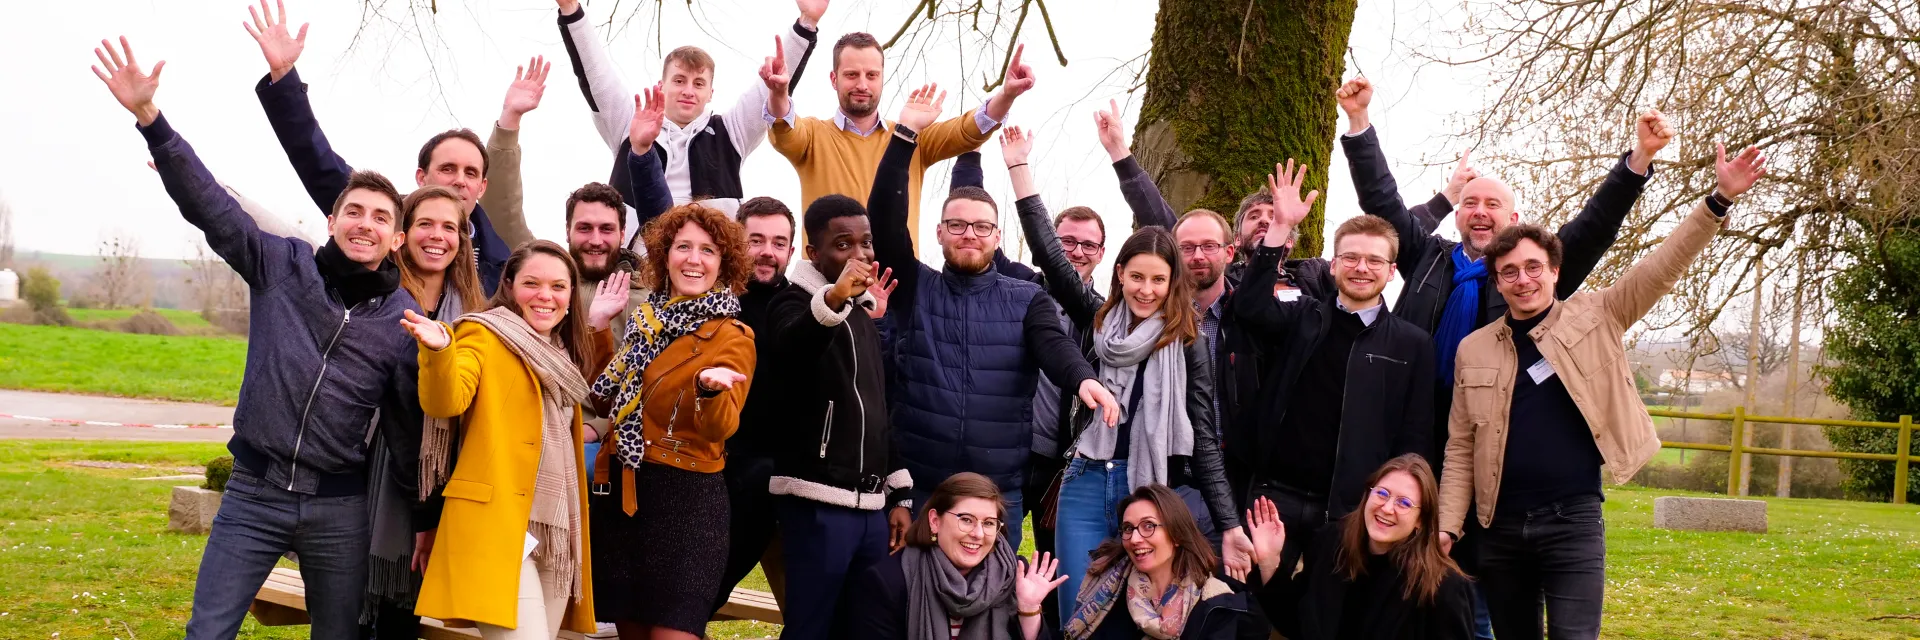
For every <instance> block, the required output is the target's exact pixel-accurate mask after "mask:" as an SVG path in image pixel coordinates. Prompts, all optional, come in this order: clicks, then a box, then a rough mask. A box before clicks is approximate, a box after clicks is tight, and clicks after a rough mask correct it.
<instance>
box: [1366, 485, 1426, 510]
mask: <svg viewBox="0 0 1920 640" xmlns="http://www.w3.org/2000/svg"><path fill="white" fill-rule="evenodd" d="M1372 495H1373V498H1374V499H1376V500H1379V501H1380V502H1382V503H1386V504H1391V505H1393V506H1395V507H1398V508H1399V509H1400V510H1401V511H1413V510H1416V509H1419V508H1420V503H1417V502H1414V501H1413V498H1409V497H1406V496H1397V495H1394V494H1393V492H1392V491H1388V490H1387V488H1386V487H1374V488H1373V491H1372Z"/></svg>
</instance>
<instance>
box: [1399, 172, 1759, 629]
mask: <svg viewBox="0 0 1920 640" xmlns="http://www.w3.org/2000/svg"><path fill="white" fill-rule="evenodd" d="M1765 162H1766V159H1765V158H1763V157H1761V156H1760V152H1759V150H1758V149H1753V148H1749V149H1747V150H1746V151H1745V152H1744V153H1741V154H1740V155H1739V156H1738V157H1736V158H1733V159H1731V160H1729V159H1728V158H1727V157H1726V151H1725V149H1721V150H1720V151H1719V156H1718V158H1717V159H1716V163H1715V165H1714V169H1715V172H1716V174H1717V175H1718V179H1719V182H1718V188H1716V189H1715V190H1714V192H1713V193H1712V194H1711V195H1709V196H1707V197H1706V198H1704V199H1702V200H1701V202H1700V204H1699V205H1697V206H1695V207H1694V208H1693V213H1691V214H1689V215H1688V216H1687V217H1686V218H1685V219H1684V220H1682V221H1681V222H1680V226H1678V227H1677V228H1675V229H1674V230H1673V233H1672V235H1669V236H1668V237H1667V239H1666V241H1665V242H1662V243H1661V245H1660V247H1659V248H1658V249H1655V250H1654V252H1653V254H1652V255H1649V256H1647V257H1646V258H1645V259H1643V260H1641V262H1640V263H1639V264H1637V265H1634V267H1633V269H1632V270H1630V271H1628V272H1627V274H1626V275H1624V276H1622V277H1621V278H1620V280H1619V281H1617V282H1615V283H1614V285H1613V286H1611V287H1607V288H1605V289H1601V290H1599V291H1591V292H1581V293H1576V294H1574V295H1573V296H1572V297H1570V298H1567V299H1566V300H1565V301H1560V302H1556V301H1555V300H1554V295H1553V292H1554V285H1555V284H1556V283H1557V282H1558V281H1559V277H1560V260H1561V247H1560V240H1559V238H1558V237H1556V236H1555V235H1554V234H1553V233H1552V232H1550V231H1548V230H1546V229H1544V228H1542V227H1540V226H1538V225H1532V224H1517V225H1513V226H1511V227H1508V228H1506V229H1504V230H1502V231H1501V232H1500V233H1499V235H1498V236H1496V237H1495V238H1494V240H1493V243H1492V244H1491V245H1489V246H1488V247H1487V249H1486V251H1485V253H1486V259H1487V260H1490V261H1491V263H1490V267H1491V270H1492V271H1493V272H1494V274H1496V277H1495V278H1493V280H1494V281H1495V286H1496V287H1498V288H1499V290H1500V295H1501V296H1502V297H1504V298H1505V299H1506V301H1507V310H1508V311H1507V315H1506V316H1504V317H1502V318H1501V319H1499V320H1495V321H1494V322H1493V323H1491V324H1488V325H1487V326H1485V327H1481V328H1480V329H1479V330H1477V331H1474V332H1473V333H1472V334H1471V335H1468V336H1467V338H1466V340H1464V341H1462V342H1461V343H1460V351H1459V354H1458V356H1457V360H1456V364H1455V367H1456V368H1455V374H1454V377H1455V380H1456V382H1455V385H1454V390H1453V408H1452V411H1451V413H1450V414H1449V419H1448V431H1449V434H1450V436H1449V439H1448V441H1447V455H1446V458H1445V459H1446V470H1445V472H1444V473H1442V474H1441V475H1440V478H1441V486H1440V505H1439V508H1440V528H1441V529H1440V531H1439V532H1438V533H1437V534H1436V535H1440V536H1442V540H1441V543H1442V545H1444V546H1445V547H1447V548H1451V547H1452V545H1453V542H1454V540H1457V539H1458V538H1459V537H1460V535H1461V527H1462V524H1463V523H1464V521H1465V519H1466V515H1467V509H1468V507H1469V506H1472V507H1474V509H1475V511H1476V514H1475V516H1476V517H1477V518H1479V522H1480V524H1481V525H1482V526H1483V527H1485V529H1486V531H1485V533H1484V534H1482V535H1483V537H1481V538H1480V575H1479V579H1480V584H1481V586H1482V587H1483V589H1484V592H1485V594H1486V599H1487V608H1488V610H1489V612H1490V613H1491V614H1492V618H1493V630H1494V635H1495V636H1498V637H1499V638H1500V639H1501V640H1533V639H1537V638H1540V637H1541V627H1542V625H1541V613H1542V611H1541V609H1542V603H1543V602H1544V603H1545V609H1546V610H1545V613H1546V626H1547V629H1546V637H1549V638H1553V639H1554V640H1561V639H1575V638H1596V637H1599V634H1600V608H1601V602H1602V600H1603V595H1604V591H1605V588H1606V527H1605V522H1604V520H1602V518H1601V510H1600V503H1601V500H1602V494H1601V491H1600V467H1601V466H1602V465H1605V466H1606V468H1607V470H1608V472H1609V473H1610V475H1611V476H1612V478H1613V481H1614V482H1615V483H1616V484H1618V483H1624V482H1626V481H1627V480H1628V479H1630V478H1632V477H1633V475H1634V473H1635V472H1638V471H1639V470H1640V467H1641V466H1642V465H1644V464H1646V462H1647V460H1648V459H1650V458H1652V457H1653V455H1654V454H1655V453H1657V452H1659V450H1660V438H1659V436H1658V435H1657V434H1656V433H1655V432H1654V429H1653V420H1652V418H1650V417H1649V416H1648V415H1647V409H1646V407H1645V406H1644V405H1642V404H1641V402H1640V395H1639V393H1638V392H1637V391H1636V390H1635V388H1634V384H1633V370H1632V368H1631V367H1630V366H1629V365H1628V364H1627V355H1626V349H1625V347H1623V346H1622V339H1623V337H1624V336H1625V335H1626V333H1627V329H1628V328H1629V327H1632V326H1633V324H1634V323H1636V322H1639V321H1640V318H1641V317H1642V316H1645V315H1646V314H1647V312H1648V311H1650V310H1651V309H1652V308H1653V305H1654V303H1655V302H1658V301H1659V300H1660V297H1661V296H1664V295H1666V293H1667V292H1668V291H1670V290H1672V289H1673V285H1674V283H1675V282H1676V281H1678V280H1679V279H1680V277H1681V276H1682V275H1684V274H1685V273H1686V272H1687V268H1688V266H1689V265H1691V264H1692V263H1693V260H1694V259H1695V258H1696V257H1698V256H1699V255H1700V252H1701V251H1702V250H1704V249H1706V247H1707V244H1708V243H1710V242H1712V241H1713V236H1714V234H1715V233H1716V232H1718V231H1719V230H1720V228H1721V226H1722V224H1723V223H1724V221H1725V219H1726V214H1727V209H1728V207H1730V206H1732V204H1733V201H1734V199H1735V198H1738V197H1740V195H1741V194H1743V193H1746V191H1747V189H1749V188H1751V187H1752V186H1753V184H1754V182H1755V181H1756V180H1759V179H1760V177H1761V176H1763V175H1765V174H1766V169H1765ZM1509 452H1512V455H1508V453H1509ZM1428 506H1429V508H1431V506H1432V505H1428Z"/></svg>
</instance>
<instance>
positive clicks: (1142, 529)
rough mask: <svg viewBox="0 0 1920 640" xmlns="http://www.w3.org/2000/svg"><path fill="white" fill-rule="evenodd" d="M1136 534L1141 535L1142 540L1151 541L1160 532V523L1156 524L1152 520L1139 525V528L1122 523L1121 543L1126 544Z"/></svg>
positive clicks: (1129, 523)
mask: <svg viewBox="0 0 1920 640" xmlns="http://www.w3.org/2000/svg"><path fill="white" fill-rule="evenodd" d="M1135 532H1139V533H1140V539H1141V540H1148V539H1151V538H1153V534H1156V533H1159V532H1160V523H1158V522H1154V521H1152V520H1148V521H1146V522H1142V523H1140V524H1139V526H1135V525H1134V524H1133V523H1131V522H1122V523H1120V541H1121V542H1126V541H1127V539H1128V538H1132V537H1133V534H1134V533H1135Z"/></svg>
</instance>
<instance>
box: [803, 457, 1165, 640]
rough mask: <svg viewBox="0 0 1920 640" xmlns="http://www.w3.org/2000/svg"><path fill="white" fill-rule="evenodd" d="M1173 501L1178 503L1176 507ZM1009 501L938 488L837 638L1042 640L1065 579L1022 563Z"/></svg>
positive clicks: (971, 476) (963, 479)
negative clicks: (1006, 536)
mask: <svg viewBox="0 0 1920 640" xmlns="http://www.w3.org/2000/svg"><path fill="white" fill-rule="evenodd" d="M1178 500H1179V499H1178V498H1175V501H1178ZM1005 516H1006V503H1005V502H1003V501H1002V500H1001V498H1000V489H999V487H997V486H995V485H994V484H993V481H992V480H988V479H987V478H986V477H985V476H982V475H980V474H977V473H957V474H954V475H953V477H950V478H947V479H946V481H945V482H941V483H940V486H939V487H936V488H934V490H933V495H932V496H931V497H929V498H928V499H927V509H926V511H925V512H923V513H922V514H920V518H918V519H916V520H914V522H913V526H912V527H911V528H909V529H908V530H907V547H906V548H905V549H902V550H901V551H900V552H899V553H896V554H893V555H890V556H887V558H886V559H884V560H881V561H880V562H878V563H876V564H874V565H873V567H872V568H870V569H867V570H866V571H865V572H862V573H861V574H860V575H858V576H854V577H853V578H852V586H851V588H850V590H849V591H848V593H852V594H858V595H857V596H856V597H852V598H846V599H843V600H841V602H840V615H839V616H838V618H839V619H840V623H839V624H840V626H841V627H842V628H840V629H836V630H835V633H834V634H833V637H836V638H853V639H855V640H948V639H949V638H958V639H960V640H1011V639H1012V638H1022V639H1024V640H1036V639H1037V638H1040V637H1041V633H1042V629H1041V626H1042V625H1041V620H1040V605H1041V604H1042V603H1044V602H1045V601H1046V598H1047V595H1048V594H1051V593H1053V590H1054V589H1055V588H1056V587H1059V586H1060V583H1061V582H1064V581H1065V580H1066V578H1065V577H1064V576H1062V577H1059V578H1056V577H1054V575H1053V574H1054V572H1055V571H1056V570H1057V569H1058V568H1059V565H1060V562H1059V561H1058V560H1054V559H1052V558H1051V557H1049V556H1048V555H1047V554H1041V555H1040V559H1039V561H1038V562H1034V563H1025V562H1021V561H1020V559H1019V557H1017V556H1015V555H1014V549H1013V546H1012V545H1009V544H1006V543H1005V542H1004V541H1003V540H1002V539H1001V534H1003V533H1005V530H1004V527H1005V526H1006V524H1005V522H1006V521H1005V520H1004V519H1003V518H1004V517H1005Z"/></svg>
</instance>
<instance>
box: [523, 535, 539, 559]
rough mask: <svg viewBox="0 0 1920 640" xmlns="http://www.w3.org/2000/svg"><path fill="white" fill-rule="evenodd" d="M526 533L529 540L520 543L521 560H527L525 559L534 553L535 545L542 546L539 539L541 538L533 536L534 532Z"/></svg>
mask: <svg viewBox="0 0 1920 640" xmlns="http://www.w3.org/2000/svg"><path fill="white" fill-rule="evenodd" d="M526 535H527V540H526V542H523V543H521V544H520V559H521V560H525V559H527V556H530V555H533V548H534V547H538V546H540V539H539V538H535V537H533V534H532V533H528V534H526Z"/></svg>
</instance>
